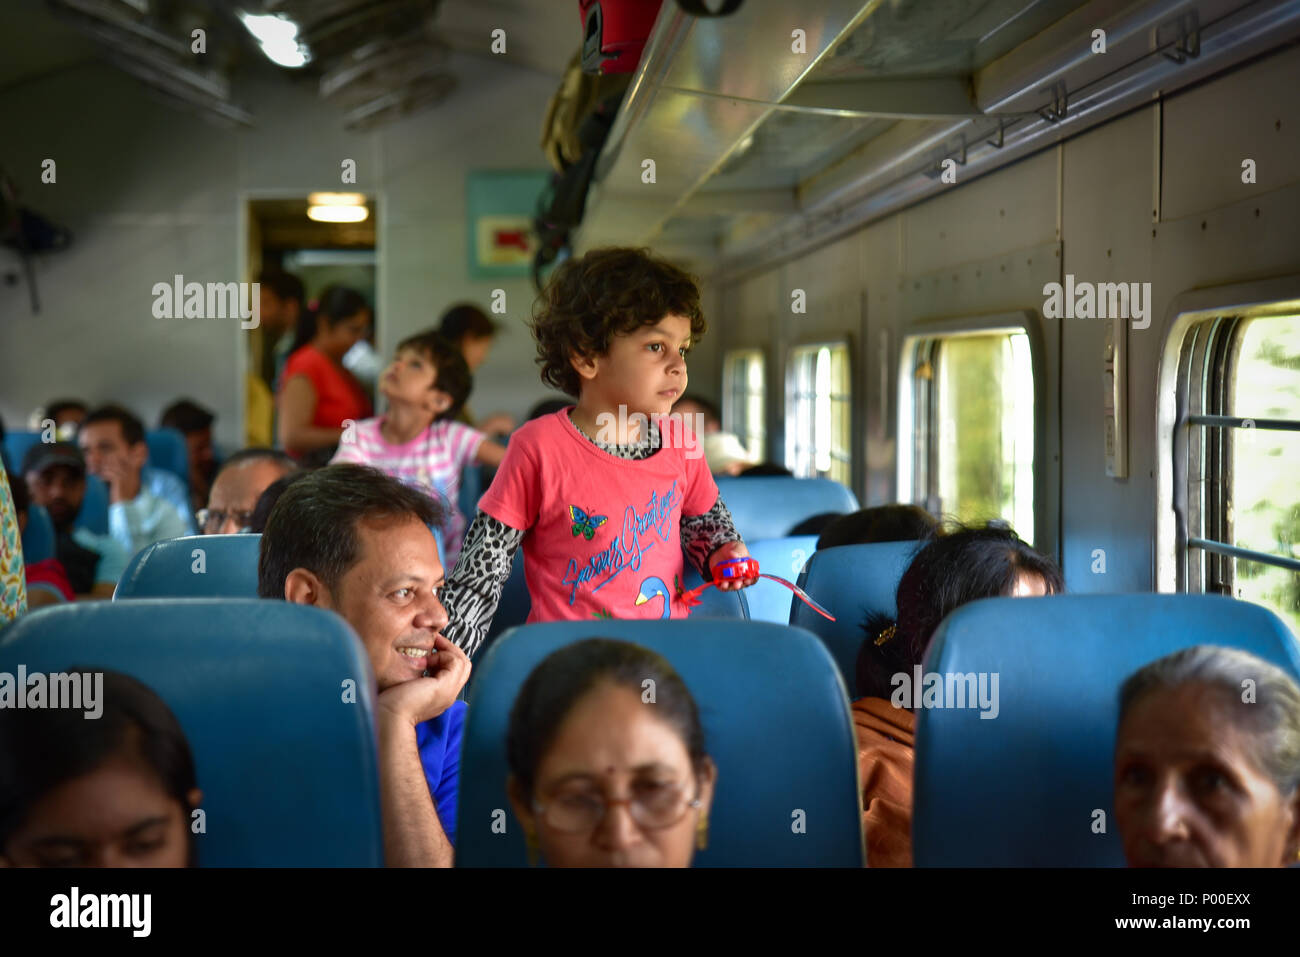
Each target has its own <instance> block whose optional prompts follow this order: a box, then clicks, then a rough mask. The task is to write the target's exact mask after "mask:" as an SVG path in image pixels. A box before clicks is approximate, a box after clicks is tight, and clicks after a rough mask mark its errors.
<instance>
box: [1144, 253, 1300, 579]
mask: <svg viewBox="0 0 1300 957" xmlns="http://www.w3.org/2000/svg"><path fill="white" fill-rule="evenodd" d="M1297 313H1300V276H1287V277H1283V278H1280V279H1270V280H1263V281H1260V282H1252V283H1238V284H1234V285H1229V286H1218V287H1214V288H1211V289H1205V290H1196V291H1191V292H1184V293H1182V294H1181V295H1179V296H1177V297H1175V299H1174V301H1173V303H1172V304H1171V305H1170V308H1169V311H1168V313H1167V315H1166V321H1165V334H1164V337H1163V340H1162V342H1161V346H1160V359H1159V361H1160V369H1159V375H1158V379H1157V383H1158V384H1157V389H1158V393H1157V400H1156V437H1157V442H1158V445H1157V450H1158V451H1157V456H1156V463H1157V466H1156V467H1157V487H1156V554H1155V556H1154V563H1155V568H1154V570H1153V571H1154V580H1155V582H1156V590H1157V591H1161V592H1181V593H1190V594H1226V595H1230V596H1231V595H1233V594H1234V585H1235V582H1234V578H1233V576H1234V568H1233V564H1232V562H1233V559H1235V558H1242V559H1246V560H1249V561H1254V562H1260V563H1262V564H1266V565H1272V566H1275V567H1280V568H1286V569H1290V570H1292V571H1298V572H1300V560H1297V559H1287V558H1283V557H1281V556H1277V555H1272V554H1269V553H1268V552H1259V551H1255V550H1253V549H1249V548H1242V547H1240V546H1238V545H1234V544H1232V537H1233V532H1232V522H1231V515H1230V510H1229V504H1230V502H1231V497H1232V496H1231V493H1232V475H1233V471H1232V465H1233V463H1232V454H1233V453H1232V443H1231V442H1228V441H1224V437H1225V436H1226V434H1227V432H1226V430H1227V429H1237V428H1241V427H1242V423H1243V422H1245V421H1246V420H1245V418H1242V417H1240V416H1237V415H1235V414H1234V413H1235V410H1233V409H1232V408H1231V403H1232V392H1231V385H1232V383H1233V381H1234V374H1235V371H1236V366H1237V363H1238V360H1239V355H1240V351H1241V338H1242V333H1243V331H1244V329H1245V327H1246V326H1247V324H1248V323H1249V322H1250V321H1251V320H1254V319H1267V318H1280V317H1284V316H1291V315H1295V314H1297ZM1252 421H1253V422H1254V423H1255V426H1254V427H1255V428H1264V429H1268V430H1272V429H1280V430H1285V431H1300V421H1298V420H1286V419H1260V418H1255V419H1252ZM1193 429H1196V430H1201V434H1202V435H1203V436H1204V441H1201V442H1198V441H1196V440H1195V437H1194V433H1193ZM1207 460H1208V461H1207ZM1207 486H1208V487H1207ZM1202 529H1203V530H1205V535H1204V536H1201V535H1193V534H1192V532H1193V530H1198V531H1199V530H1202ZM1210 536H1213V537H1210Z"/></svg>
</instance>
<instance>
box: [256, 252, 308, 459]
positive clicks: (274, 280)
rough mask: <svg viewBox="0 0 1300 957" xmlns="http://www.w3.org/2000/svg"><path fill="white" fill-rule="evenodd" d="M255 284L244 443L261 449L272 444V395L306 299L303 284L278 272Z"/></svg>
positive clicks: (261, 276) (268, 272)
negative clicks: (255, 320)
mask: <svg viewBox="0 0 1300 957" xmlns="http://www.w3.org/2000/svg"><path fill="white" fill-rule="evenodd" d="M257 284H258V304H259V305H258V319H259V320H260V323H259V325H258V327H257V331H256V332H254V333H253V335H254V338H253V340H252V353H251V354H252V363H251V364H250V367H249V369H248V374H247V376H246V377H245V380H244V442H245V443H246V444H248V445H251V446H256V447H258V448H262V447H265V446H269V445H271V444H273V443H274V442H275V427H274V426H275V392H276V391H277V390H278V388H279V383H280V371H281V370H282V369H283V368H284V364H285V362H286V361H287V360H288V358H289V350H290V349H291V348H292V346H293V341H294V335H295V333H296V331H297V329H298V323H299V320H300V317H301V316H302V313H303V312H304V310H305V306H304V301H305V296H304V294H303V287H302V280H301V279H299V278H298V277H297V276H294V275H292V274H290V273H287V272H284V271H282V270H280V269H264V270H263V271H262V272H261V273H260V274H259V275H258V277H257Z"/></svg>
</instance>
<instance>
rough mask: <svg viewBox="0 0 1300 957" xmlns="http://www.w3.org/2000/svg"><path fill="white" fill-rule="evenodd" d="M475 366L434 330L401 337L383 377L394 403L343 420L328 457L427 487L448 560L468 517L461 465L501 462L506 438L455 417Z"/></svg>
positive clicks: (456, 550)
mask: <svg viewBox="0 0 1300 957" xmlns="http://www.w3.org/2000/svg"><path fill="white" fill-rule="evenodd" d="M471 384H472V380H471V378H470V373H469V367H468V366H467V365H466V364H465V359H464V358H463V357H462V356H461V354H460V352H459V351H458V350H457V349H456V346H455V345H454V344H453V343H452V342H451V341H450V340H448V339H446V338H445V337H443V336H441V335H439V334H438V333H437V332H434V331H433V330H426V331H425V332H420V333H417V334H415V335H413V336H410V337H409V338H407V339H403V340H402V341H401V342H400V343H398V345H397V354H396V355H395V356H394V358H393V361H392V363H391V364H390V365H389V366H388V368H387V369H385V370H384V374H383V376H381V377H380V380H379V392H380V393H381V394H382V395H383V396H384V397H385V398H386V399H387V400H388V411H387V412H386V413H385V414H384V415H381V416H378V417H376V418H373V419H362V420H361V421H360V422H357V423H355V425H354V427H353V428H351V429H349V428H344V430H343V438H342V440H341V441H340V442H339V449H338V451H337V452H336V453H335V454H334V457H333V458H332V459H331V460H330V464H331V465H334V464H336V463H338V462H354V463H356V464H359V465H369V466H370V467H372V468H376V469H379V471H381V472H385V473H387V474H388V475H391V476H392V477H393V478H395V479H398V480H399V481H402V482H405V483H406V484H408V485H414V486H416V487H417V488H421V489H423V490H424V491H426V492H428V493H429V494H430V495H432V496H433V497H434V498H435V499H438V500H440V501H441V502H442V503H443V505H444V506H445V508H444V512H445V514H446V516H447V520H446V525H445V526H444V527H443V528H442V538H443V555H442V564H443V567H444V568H446V569H447V570H448V571H450V569H451V568H452V566H453V565H454V564H455V563H456V558H457V556H458V555H459V554H460V547H461V542H462V540H463V538H464V536H465V520H464V518H463V517H462V516H461V514H460V511H459V510H458V509H457V507H456V499H457V495H458V494H459V492H460V476H461V471H462V470H463V469H464V468H465V467H466V466H468V465H470V464H475V463H477V464H481V465H491V466H497V465H499V464H500V463H501V460H502V459H503V458H505V454H506V449H505V446H504V445H500V444H499V443H496V442H493V441H491V440H490V439H488V438H487V437H486V436H485V435H484V434H483V433H482V432H480V431H478V430H477V429H473V428H470V427H469V426H467V425H464V424H462V423H460V422H456V421H455V416H456V414H457V413H458V412H459V411H460V409H461V407H462V406H463V405H464V404H465V400H466V398H468V397H469V392H470V386H471Z"/></svg>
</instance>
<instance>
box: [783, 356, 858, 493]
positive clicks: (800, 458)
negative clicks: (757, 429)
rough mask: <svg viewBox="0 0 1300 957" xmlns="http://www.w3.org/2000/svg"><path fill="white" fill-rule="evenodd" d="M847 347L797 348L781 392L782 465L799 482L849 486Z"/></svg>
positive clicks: (851, 461) (850, 453) (849, 443)
mask: <svg viewBox="0 0 1300 957" xmlns="http://www.w3.org/2000/svg"><path fill="white" fill-rule="evenodd" d="M849 426H850V423H849V347H848V344H847V343H845V342H823V343H816V344H813V345H806V346H796V347H795V349H794V350H793V351H792V352H791V354H790V366H789V372H788V386H787V388H786V426H785V453H786V454H785V464H786V467H787V468H788V469H790V471H792V472H794V474H795V475H796V476H799V477H800V478H812V477H822V478H830V479H834V480H835V481H837V482H841V483H843V484H844V485H849V484H851V482H852V474H851V472H852V463H853V457H852V451H851V447H852V444H851V441H850V428H849Z"/></svg>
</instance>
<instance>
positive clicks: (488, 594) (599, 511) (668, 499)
mask: <svg viewBox="0 0 1300 957" xmlns="http://www.w3.org/2000/svg"><path fill="white" fill-rule="evenodd" d="M704 328H705V323H704V316H703V313H702V312H701V309H700V294H699V290H698V289H697V288H696V286H695V282H694V280H692V279H691V277H690V276H688V275H687V274H686V273H684V272H682V271H681V270H680V269H677V268H676V267H675V266H672V265H670V264H668V263H666V262H664V261H662V260H660V259H657V258H655V257H653V256H650V255H649V254H648V253H647V252H645V251H643V250H637V249H619V248H610V249H597V250H593V251H591V252H589V253H587V254H586V255H585V256H583V257H582V258H581V259H574V260H569V261H568V262H566V263H565V264H564V265H562V266H561V267H560V268H559V269H558V270H557V271H556V273H555V276H554V277H553V278H552V280H551V282H550V285H549V286H548V287H547V289H546V291H545V293H543V297H542V301H541V302H540V304H539V308H538V309H537V311H536V314H535V316H534V319H533V335H534V337H535V338H536V340H537V353H538V359H537V361H538V363H539V364H540V365H541V366H542V379H543V381H544V382H546V383H547V384H548V385H550V386H553V387H555V388H558V389H560V390H562V391H564V392H565V393H567V394H569V395H571V396H575V397H576V398H577V400H578V401H577V404H576V405H572V406H569V407H567V408H565V409H562V410H560V411H559V412H554V413H551V414H549V415H544V416H541V417H540V418H537V419H534V420H532V421H531V422H528V423H526V424H525V425H524V426H522V427H521V428H520V429H519V430H518V431H517V432H515V434H514V435H513V436H512V437H511V440H510V448H509V451H508V452H507V454H506V458H505V462H503V463H502V465H501V468H500V470H498V472H497V475H496V478H495V480H494V481H493V482H492V487H491V488H489V489H488V491H487V494H486V495H484V496H483V498H482V500H481V501H480V502H479V512H478V516H477V517H476V518H475V519H474V523H473V524H472V525H471V526H470V530H469V534H468V535H467V536H466V538H465V549H464V552H463V555H464V560H463V561H461V562H460V563H459V564H458V565H457V566H456V568H455V570H454V571H453V572H452V575H451V577H450V578H449V579H448V582H447V586H446V588H445V589H444V592H443V604H444V605H445V606H446V608H447V613H448V615H449V616H450V617H451V623H450V625H449V626H448V627H447V628H446V629H445V634H446V635H447V637H448V638H450V639H451V640H452V641H453V642H455V643H456V644H457V645H459V646H460V647H461V648H463V649H464V650H465V652H466V653H467V654H469V655H473V653H474V651H475V650H477V648H478V647H479V645H480V644H481V643H482V641H483V638H484V637H485V636H486V634H487V630H488V626H489V625H490V624H491V622H492V616H493V615H494V614H495V613H496V608H497V603H498V601H499V600H500V597H501V589H502V586H503V585H504V583H505V580H506V578H507V577H509V574H510V565H511V561H512V558H513V556H514V552H515V549H517V548H518V547H519V546H520V544H521V543H522V544H523V549H524V573H525V577H526V579H527V582H528V592H529V595H530V596H531V599H532V611H531V612H530V614H529V616H528V620H529V621H530V622H533V621H554V620H559V619H587V618H591V617H593V616H595V617H613V618H669V617H681V616H683V615H685V614H686V608H685V605H684V603H682V602H679V601H678V600H677V599H676V594H677V583H678V580H679V579H680V578H681V575H682V568H683V560H682V552H683V550H685V552H686V553H687V554H688V555H690V557H691V561H692V562H693V563H694V564H695V566H696V567H697V568H698V569H699V570H700V572H701V574H703V575H704V576H705V577H706V578H712V577H713V569H714V568H715V567H716V566H717V565H718V563H719V562H723V561H726V560H728V559H732V558H740V557H744V556H746V555H748V554H749V553H748V551H747V550H746V549H745V545H744V543H743V542H742V541H741V540H740V536H739V535H738V534H737V533H736V529H735V526H734V525H733V524H732V521H731V514H730V513H729V512H728V511H727V507H726V505H725V504H723V502H722V500H721V499H720V498H719V497H718V487H717V485H716V484H715V483H714V481H713V477H712V476H711V475H710V474H709V470H708V466H707V465H706V464H705V461H704V458H703V450H702V449H701V448H700V445H699V441H698V440H697V439H696V438H695V435H694V433H693V432H691V431H690V429H689V428H683V427H682V423H681V420H680V419H677V420H667V421H665V422H662V423H661V424H660V425H659V426H658V427H656V426H655V425H654V424H652V423H654V422H655V421H656V419H657V417H659V416H666V415H667V414H668V413H669V412H670V411H671V409H672V406H673V403H674V402H675V401H676V400H677V398H678V397H679V396H681V395H682V394H683V392H685V390H686V353H687V351H688V350H689V349H690V347H691V345H692V343H693V342H694V341H695V340H696V339H698V338H699V336H700V335H702V334H703V332H704ZM754 581H755V579H748V580H740V579H737V580H733V581H725V582H719V584H718V587H719V588H722V589H725V590H728V591H730V590H735V589H738V588H742V587H744V586H746V585H751V584H753V582H754Z"/></svg>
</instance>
